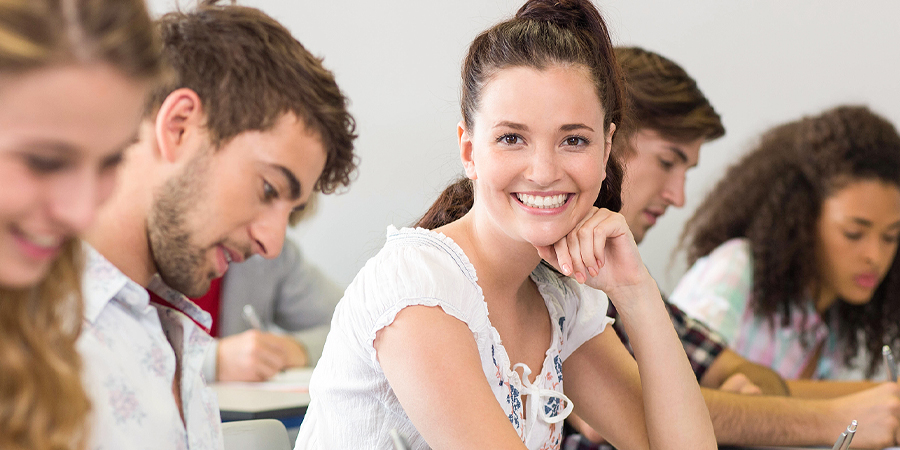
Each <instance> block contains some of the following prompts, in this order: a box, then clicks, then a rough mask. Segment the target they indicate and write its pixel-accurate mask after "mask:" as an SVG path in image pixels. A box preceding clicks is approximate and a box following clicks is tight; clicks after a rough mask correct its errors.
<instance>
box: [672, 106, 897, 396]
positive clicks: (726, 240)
mask: <svg viewBox="0 0 900 450" xmlns="http://www.w3.org/2000/svg"><path fill="white" fill-rule="evenodd" d="M711 192H712V193H711V194H710V195H709V196H708V197H707V198H706V200H704V202H703V203H702V204H701V205H700V207H699V208H698V209H697V213H696V214H695V215H694V217H693V218H692V219H691V220H690V222H688V225H687V228H686V229H685V232H684V237H683V242H685V243H686V244H687V248H688V252H689V255H690V259H691V261H692V262H693V264H694V266H693V267H692V268H691V270H690V271H689V272H688V273H687V274H686V275H685V277H684V278H683V279H682V280H681V282H680V283H679V285H678V287H677V288H676V289H675V292H674V293H673V294H672V301H673V303H676V304H678V306H679V307H681V308H682V309H684V310H685V311H686V312H688V313H690V314H692V315H694V316H696V317H699V318H701V319H703V320H704V321H705V322H706V323H708V324H709V325H711V326H713V327H714V328H717V329H718V331H720V332H721V333H722V334H723V335H724V336H725V337H726V338H728V339H729V340H730V344H731V346H732V347H733V348H734V349H735V350H736V351H738V352H739V353H741V354H742V355H743V356H744V357H746V358H747V359H750V360H752V361H755V362H757V363H760V364H764V365H768V366H771V367H772V368H773V369H775V370H776V371H778V372H780V373H781V375H782V376H783V377H784V378H786V379H802V378H812V379H850V378H859V377H860V376H861V375H862V374H863V373H866V374H868V375H869V376H872V375H873V373H874V371H875V369H876V368H877V367H878V366H879V364H880V362H881V360H882V358H881V354H880V351H881V347H882V345H883V344H885V343H888V344H891V345H893V346H895V347H896V346H897V344H898V343H900V303H898V302H897V301H896V293H897V292H898V291H900V264H898V262H897V241H898V235H900V135H898V134H897V131H896V129H895V128H894V126H893V125H892V124H890V123H889V122H888V121H886V120H885V119H883V118H881V117H880V116H878V115H876V114H874V113H872V112H871V111H869V110H868V109H867V108H865V107H847V106H844V107H838V108H835V109H832V110H829V111H826V112H824V113H822V114H820V115H818V116H814V117H807V118H804V119H801V120H798V121H795V122H791V123H788V124H784V125H781V126H778V127H776V128H774V129H772V130H770V131H769V132H768V133H766V134H765V135H764V136H763V137H762V139H761V141H760V143H759V144H758V145H757V146H756V148H755V149H753V150H752V151H751V152H750V153H748V154H747V155H746V156H745V157H744V159H743V160H742V161H741V162H739V163H738V164H736V165H735V166H734V167H732V168H731V169H730V170H729V171H728V173H727V174H726V175H725V177H724V178H723V180H722V181H720V182H719V184H718V185H717V186H716V187H715V188H714V189H713V190H712V191H711Z"/></svg>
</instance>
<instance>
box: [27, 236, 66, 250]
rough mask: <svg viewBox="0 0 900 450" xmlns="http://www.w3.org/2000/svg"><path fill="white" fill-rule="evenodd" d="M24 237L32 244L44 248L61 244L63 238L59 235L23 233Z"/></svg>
mask: <svg viewBox="0 0 900 450" xmlns="http://www.w3.org/2000/svg"><path fill="white" fill-rule="evenodd" d="M25 238H26V239H28V240H29V241H31V243H32V244H34V245H36V246H38V247H44V248H56V247H59V246H60V245H61V244H62V241H63V238H62V237H60V236H49V235H45V234H25Z"/></svg>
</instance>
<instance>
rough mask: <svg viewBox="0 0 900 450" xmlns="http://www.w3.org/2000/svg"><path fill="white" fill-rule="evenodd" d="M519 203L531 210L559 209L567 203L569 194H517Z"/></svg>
mask: <svg viewBox="0 0 900 450" xmlns="http://www.w3.org/2000/svg"><path fill="white" fill-rule="evenodd" d="M516 197H518V199H519V201H520V202H522V203H523V204H525V206H528V207H531V208H541V209H553V208H559V207H560V206H562V205H564V204H565V203H566V199H567V198H569V196H568V194H558V195H546V196H545V195H530V194H516Z"/></svg>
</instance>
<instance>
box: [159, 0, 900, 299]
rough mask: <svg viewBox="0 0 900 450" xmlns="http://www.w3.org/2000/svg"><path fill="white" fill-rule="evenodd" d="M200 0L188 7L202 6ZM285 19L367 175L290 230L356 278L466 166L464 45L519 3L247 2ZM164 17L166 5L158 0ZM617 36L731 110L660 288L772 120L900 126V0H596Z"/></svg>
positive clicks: (663, 229)
mask: <svg viewBox="0 0 900 450" xmlns="http://www.w3.org/2000/svg"><path fill="white" fill-rule="evenodd" d="M192 1H193V0H191V1H182V2H181V3H182V4H183V5H188V6H189V5H191V4H193V3H192ZM240 3H241V4H245V5H250V6H257V7H259V8H261V9H262V10H264V11H265V12H267V13H268V14H270V15H272V16H273V17H275V18H276V19H278V20H279V21H281V22H282V23H284V24H285V25H286V26H287V27H288V28H289V29H291V31H292V32H293V33H294V34H295V36H296V37H297V38H298V39H299V40H300V41H301V42H303V43H304V45H306V46H307V48H309V49H310V50H311V51H312V52H313V53H314V54H316V55H320V56H323V57H324V58H325V65H326V66H327V67H328V68H330V69H331V70H333V71H334V72H335V74H336V76H337V80H338V83H339V84H340V85H341V87H342V88H343V90H344V91H345V93H346V94H347V95H348V96H349V97H350V99H351V101H352V104H351V110H352V112H353V114H354V115H355V117H356V119H357V122H358V130H359V134H360V138H359V140H358V141H357V148H358V152H359V155H360V159H361V165H360V171H359V178H358V179H357V181H356V182H355V183H354V184H353V185H352V186H351V188H350V190H349V192H347V193H345V194H343V195H336V196H325V197H323V198H321V199H320V207H319V211H318V214H317V215H316V216H314V217H313V218H312V219H311V220H309V221H308V222H307V223H304V224H301V226H300V227H298V229H296V230H292V231H291V233H292V234H293V235H294V236H295V237H297V238H298V240H299V241H300V242H301V244H302V246H303V248H304V250H305V251H306V253H307V255H308V257H309V258H310V259H312V260H313V261H315V262H316V263H318V264H319V265H320V266H321V267H322V268H323V270H324V271H325V272H326V273H328V274H330V275H331V276H332V277H334V278H335V279H336V280H338V281H340V282H342V283H349V282H350V280H351V279H352V278H353V276H354V275H355V274H356V272H357V271H358V270H359V268H360V267H362V265H363V264H364V263H365V261H366V260H367V259H368V258H369V257H371V256H372V255H374V254H375V253H376V252H377V251H378V249H379V248H380V247H381V245H382V244H383V242H384V233H385V228H386V227H387V225H389V224H392V223H393V224H395V225H397V226H404V225H408V224H410V223H411V222H412V221H414V220H415V219H416V218H418V216H419V215H421V214H422V213H423V212H424V211H425V209H426V208H427V207H428V206H429V205H430V204H431V202H432V201H433V200H434V198H435V197H436V196H437V194H438V192H440V190H441V189H442V188H443V187H444V186H445V185H446V184H447V183H448V181H449V180H450V179H451V178H453V177H454V176H456V175H457V174H460V173H461V166H460V163H459V158H458V154H457V146H456V124H457V122H458V121H459V118H460V115H459V107H458V96H459V95H458V90H459V88H458V87H459V80H458V79H459V65H460V62H461V60H462V57H463V54H464V52H465V50H466V47H467V46H468V44H469V42H470V41H471V40H472V38H474V37H475V35H476V34H477V33H478V32H480V31H481V30H483V29H484V28H486V27H488V26H490V25H491V24H493V23H494V22H496V21H498V20H500V19H501V18H505V17H507V16H509V15H512V14H513V13H514V12H515V10H516V9H517V8H518V6H519V5H520V4H521V3H522V2H521V1H511V0H453V1H446V0H441V1H438V0H402V1H364V0H356V1H351V0H332V1H315V2H313V1H293V0H253V1H250V0H243V1H241V2H240ZM150 4H151V10H152V11H154V12H156V13H160V12H164V11H166V10H168V9H170V8H171V7H172V5H173V4H174V2H173V1H171V0H151V1H150ZM597 4H598V5H599V6H600V7H601V9H602V11H603V13H604V15H605V16H606V18H607V20H608V21H609V23H610V27H611V29H612V32H613V39H614V41H615V42H616V43H619V44H628V45H640V46H643V47H645V48H648V49H651V50H654V51H657V52H660V53H661V54H663V55H666V56H668V57H670V58H671V59H673V60H675V61H677V62H678V63H680V64H681V65H683V66H684V67H685V68H686V69H687V70H688V72H689V73H690V74H692V75H693V76H694V77H695V78H696V79H697V81H698V83H699V85H700V87H701V89H703V91H704V92H705V93H706V95H707V96H708V97H709V98H710V100H711V101H712V103H713V105H714V106H715V107H716V109H718V111H719V112H720V113H721V115H722V117H723V119H724V122H725V127H726V128H727V130H728V133H727V135H726V136H725V137H724V138H722V139H720V140H718V141H716V142H713V143H710V144H708V145H706V146H704V147H703V150H702V151H701V159H700V160H701V162H700V165H699V167H698V168H696V169H694V170H693V171H691V172H689V175H688V183H687V189H686V190H687V197H688V201H687V204H686V205H685V207H684V208H683V209H681V210H675V209H673V208H670V209H669V212H668V213H667V214H666V215H665V216H664V217H663V218H662V219H661V220H660V221H659V222H658V223H657V225H656V227H655V228H654V229H653V230H651V231H650V232H649V233H648V235H647V238H646V239H645V240H644V242H643V243H642V244H641V252H642V254H643V256H644V259H645V261H646V262H647V265H648V267H649V268H650V270H651V272H652V273H653V274H654V275H655V276H656V277H657V279H658V281H659V282H660V285H661V286H662V288H663V290H665V291H669V290H671V288H672V287H674V285H675V283H677V281H678V278H679V276H680V275H681V274H682V273H683V271H684V269H685V268H684V265H683V263H681V262H680V260H676V262H675V264H673V265H672V266H671V268H670V267H669V266H670V264H669V262H670V255H671V253H672V251H673V249H674V247H675V240H676V239H677V237H678V235H679V234H680V232H681V228H682V226H683V224H684V222H685V221H686V220H687V218H688V217H689V216H690V214H691V212H692V211H693V209H694V208H695V207H696V205H697V204H698V203H699V202H700V201H701V200H702V197H703V195H704V194H705V193H706V192H707V191H708V190H709V189H710V188H711V187H712V185H713V183H715V181H717V180H718V178H719V177H720V176H721V174H722V172H723V170H724V169H725V167H727V166H728V165H729V164H731V163H733V162H734V161H735V160H736V159H737V158H738V157H739V156H740V155H741V154H742V153H743V152H744V151H745V150H747V148H748V146H749V145H751V144H752V142H753V140H754V139H755V137H756V136H757V135H758V134H759V133H760V132H762V131H764V130H765V129H767V128H769V127H770V126H772V125H775V124H778V123H780V122H783V121H786V120H791V119H794V118H797V117H799V116H800V115H803V114H811V113H815V112H818V111H820V110H822V109H824V108H826V107H829V106H832V105H836V104H838V103H865V104H868V105H870V106H871V107H872V108H873V109H874V110H876V111H878V112H880V113H882V114H883V115H885V116H887V117H888V119H890V120H891V121H892V122H894V123H895V124H900V87H898V83H900V27H898V26H897V23H898V22H897V21H898V18H900V2H898V1H895V0H870V1H865V2H845V1H836V0H831V1H812V0H809V1H796V0H754V1H747V0H744V1H727V2H726V1H720V0H681V1H678V2H656V1H646V0H606V1H598V2H597Z"/></svg>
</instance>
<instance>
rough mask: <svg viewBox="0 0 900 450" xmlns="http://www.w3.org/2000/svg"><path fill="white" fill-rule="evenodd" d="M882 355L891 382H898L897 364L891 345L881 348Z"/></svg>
mask: <svg viewBox="0 0 900 450" xmlns="http://www.w3.org/2000/svg"><path fill="white" fill-rule="evenodd" d="M881 354H882V356H884V365H886V366H887V368H888V374H889V376H890V377H891V381H892V382H894V383H896V382H897V363H896V362H894V352H892V351H891V347H890V346H889V345H885V346H884V347H881Z"/></svg>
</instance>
